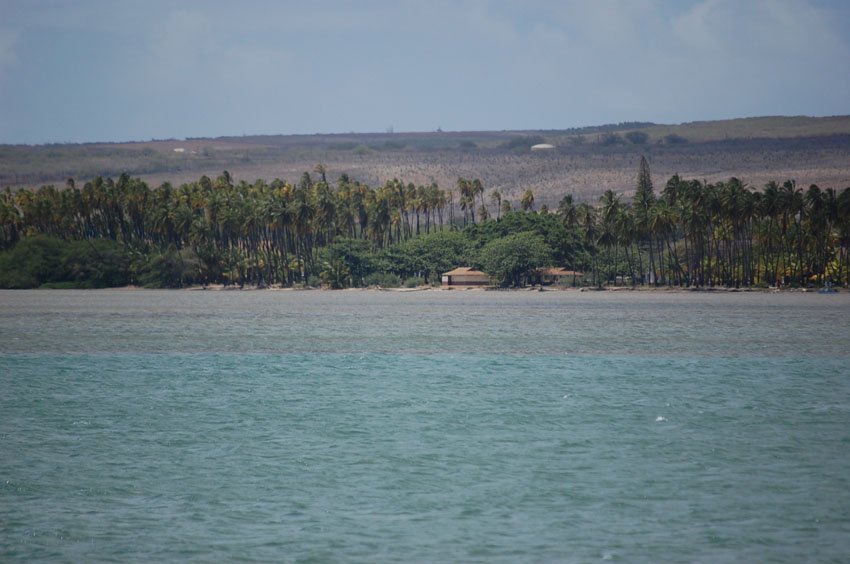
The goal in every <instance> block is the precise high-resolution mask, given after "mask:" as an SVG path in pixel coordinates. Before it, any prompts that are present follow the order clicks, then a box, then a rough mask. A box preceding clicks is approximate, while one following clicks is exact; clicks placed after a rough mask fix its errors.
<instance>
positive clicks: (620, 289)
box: [44, 284, 847, 294]
mask: <svg viewBox="0 0 850 564" xmlns="http://www.w3.org/2000/svg"><path fill="white" fill-rule="evenodd" d="M44 289H45V290H52V289H53V288H44ZM98 289H100V290H108V291H112V292H133V291H178V292H577V293H578V292H581V293H586V292H589V293H611V292H616V293H628V292H638V293H647V292H648V293H671V294H685V293H698V294H702V293H709V294H710V293H724V294H725V293H731V294H738V293H746V294H749V293H761V294H817V293H819V289H818V288H774V287H770V288H725V287H680V286H658V287H654V286H653V287H646V286H634V287H633V286H605V287H602V288H592V287H586V286H585V287H579V288H574V287H551V286H529V287H527V288H498V287H481V286H454V287H449V288H445V287H441V286H436V287H435V286H418V287H415V288H383V287H380V286H370V287H366V288H340V289H336V290H333V289H330V288H312V287H307V288H286V287H281V286H266V287H260V286H244V287H242V288H240V287H239V286H225V285H223V284H210V285H207V286H201V285H193V286H187V287H185V288H144V287H142V286H119V287H114V288H98ZM836 290H837V291H836V292H831V293H832V294H844V293H847V289H845V288H836Z"/></svg>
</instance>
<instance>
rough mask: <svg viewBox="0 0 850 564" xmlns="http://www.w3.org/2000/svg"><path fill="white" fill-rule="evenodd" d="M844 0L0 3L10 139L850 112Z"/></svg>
mask: <svg viewBox="0 0 850 564" xmlns="http://www.w3.org/2000/svg"><path fill="white" fill-rule="evenodd" d="M849 29H850V1H846V0H667V1H665V0H551V1H543V0H522V1H520V0H515V1H507V0H504V1H503V0H423V1H416V0H409V1H405V0H397V1H389V0H348V1H345V0H327V1H322V0H311V1H309V2H304V1H286V0H281V1H271V0H269V1H261V0H256V1H255V0H239V1H238V2H237V1H233V0H198V1H179V0H139V1H132V0H0V143H16V144H17V143H24V144H43V143H64V142H98V141H131V140H148V139H165V138H177V139H182V138H186V137H215V136H225V135H257V134H293V133H298V134H311V133H347V132H383V131H388V130H389V129H390V128H392V129H393V130H394V131H435V130H437V129H438V128H440V129H442V130H444V131H469V130H517V129H565V128H569V127H581V126H586V125H600V124H605V123H615V122H621V121H652V122H656V123H681V122H687V121H698V120H712V119H727V118H736V117H749V116H763V115H812V116H824V115H847V114H850V32H848V30H849Z"/></svg>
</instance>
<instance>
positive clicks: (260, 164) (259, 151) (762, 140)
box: [0, 116, 850, 207]
mask: <svg viewBox="0 0 850 564" xmlns="http://www.w3.org/2000/svg"><path fill="white" fill-rule="evenodd" d="M632 129H635V128H629V127H628V126H621V127H616V126H613V129H610V128H609V129H607V130H606V129H601V128H585V129H582V130H567V131H523V132H516V131H513V132H512V131H505V132H458V133H455V132H449V133H444V132H432V133H383V134H340V135H299V136H256V137H238V138H216V139H190V140H165V141H150V142H141V143H116V144H87V145H50V146H33V147H26V146H9V145H6V146H0V186H3V187H5V186H12V187H21V186H29V187H35V186H39V185H43V184H56V185H63V184H64V182H65V179H66V178H68V177H73V178H75V179H76V180H77V182H78V183H79V182H81V181H86V180H88V179H90V178H91V177H92V176H94V175H96V174H101V175H103V176H112V177H116V176H118V175H119V174H120V173H121V172H123V171H126V172H128V173H129V174H131V175H132V176H134V177H139V178H142V179H144V180H145V181H146V182H148V183H149V184H150V185H152V186H156V185H159V184H161V183H162V182H165V181H168V182H171V183H172V184H174V185H178V184H181V183H184V182H190V181H193V180H197V179H198V178H199V177H200V176H201V175H203V174H206V175H208V176H213V177H214V176H217V175H218V174H220V173H221V171H222V170H225V169H226V170H228V171H230V173H231V174H232V176H233V177H234V178H235V179H236V180H246V181H248V182H253V181H254V180H256V179H265V180H268V181H270V180H272V179H275V178H281V179H283V180H287V181H290V182H296V181H297V180H298V178H299V177H300V176H301V174H302V173H303V172H305V171H307V172H311V173H312V171H313V168H314V167H315V165H316V164H317V163H323V164H324V165H325V167H326V168H327V174H328V178H329V179H330V180H335V179H336V178H337V177H338V176H339V175H340V174H342V173H348V174H349V176H350V177H352V178H353V179H356V180H359V181H361V182H365V183H367V184H369V185H371V186H377V185H379V184H382V183H384V182H385V181H387V180H389V179H392V178H399V179H402V180H404V181H405V182H413V183H414V184H430V183H431V182H436V183H437V184H439V185H440V187H442V188H452V187H454V185H455V183H456V181H457V178H458V177H461V176H462V177H466V178H479V179H480V180H481V181H482V182H483V183H484V186H485V188H486V189H487V190H488V191H489V190H492V189H498V190H499V191H500V192H502V194H503V197H505V198H508V199H510V200H512V201H516V200H518V199H519V196H520V195H521V194H522V192H524V191H525V190H526V189H531V190H533V191H534V194H535V199H536V202H537V203H538V204H544V203H545V204H547V205H548V206H550V207H553V206H555V205H556V204H557V202H558V200H559V199H560V198H561V197H562V196H563V195H565V194H569V193H572V194H574V195H575V196H576V197H577V198H578V199H579V200H580V201H594V200H596V199H597V198H598V197H599V196H600V195H601V194H602V193H603V192H604V191H605V190H608V189H610V190H613V191H614V192H617V193H621V194H624V195H625V196H629V195H630V194H631V192H632V190H633V188H634V184H635V178H636V174H637V169H638V163H639V161H640V157H641V155H645V156H646V157H647V159H648V160H649V162H650V166H651V170H652V175H653V179H654V182H655V184H656V189H657V190H660V189H661V188H663V185H664V183H665V182H666V181H667V179H668V178H669V177H670V176H671V175H673V174H679V175H680V176H682V177H685V178H698V179H701V180H703V179H704V180H707V181H709V182H711V181H718V180H725V179H728V178H729V177H731V176H735V177H738V178H740V179H742V180H743V181H744V182H746V183H747V184H749V185H750V186H752V187H754V188H761V187H762V186H763V185H764V184H765V183H766V182H767V181H769V180H776V181H778V182H783V181H785V180H787V179H793V180H796V182H797V184H798V185H799V186H802V187H805V186H808V185H809V184H818V185H819V186H821V187H822V188H827V187H832V188H836V189H843V188H846V187H850V117H848V116H841V117H832V118H805V117H787V118H786V117H773V118H750V119H744V120H726V121H716V122H695V123H689V124H681V125H677V126H663V125H653V126H648V127H640V128H639V129H640V131H642V132H644V133H646V134H647V135H648V140H647V142H646V143H645V144H638V145H635V144H631V143H626V142H624V143H622V144H614V145H610V146H609V145H604V144H603V143H602V142H601V140H602V135H603V134H604V133H603V132H604V131H612V130H613V131H616V133H617V134H619V135H624V134H625V133H627V132H628V131H630V130H632ZM669 134H676V135H679V136H682V137H684V138H685V139H687V142H686V143H674V144H669V143H666V142H664V138H665V136H666V135H669ZM526 139H527V140H528V144H529V145H530V144H531V143H532V142H540V141H545V142H548V143H551V144H553V145H555V146H556V147H555V149H553V150H548V151H534V152H532V151H528V147H527V146H524V145H523V143H522V142H520V141H522V140H526ZM511 142H513V143H514V145H518V146H516V147H513V148H507V147H506V144H508V143H511ZM177 148H182V149H183V152H175V151H174V149H177Z"/></svg>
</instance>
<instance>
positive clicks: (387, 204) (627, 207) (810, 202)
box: [0, 159, 850, 287]
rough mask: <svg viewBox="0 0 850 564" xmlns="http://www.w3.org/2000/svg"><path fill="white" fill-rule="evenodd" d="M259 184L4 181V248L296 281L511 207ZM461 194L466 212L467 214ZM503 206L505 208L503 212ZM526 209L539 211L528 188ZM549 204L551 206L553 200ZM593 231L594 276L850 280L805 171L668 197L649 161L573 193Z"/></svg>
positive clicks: (701, 185)
mask: <svg viewBox="0 0 850 564" xmlns="http://www.w3.org/2000/svg"><path fill="white" fill-rule="evenodd" d="M314 174H315V175H316V177H315V178H313V177H311V175H310V174H308V173H305V174H304V175H302V177H301V179H300V180H299V182H297V183H295V184H291V183H288V182H284V181H282V180H274V181H273V182H271V183H267V182H265V181H263V180H258V181H256V182H254V183H253V184H249V183H247V182H245V181H239V182H235V181H234V179H233V178H232V177H231V175H230V174H229V173H228V172H227V171H225V172H223V173H222V174H221V175H220V176H219V177H217V178H215V179H214V180H213V179H210V178H208V177H206V176H204V177H201V178H200V179H199V180H198V181H196V182H192V183H189V184H184V185H181V186H179V187H176V188H175V187H173V186H172V185H171V184H169V183H164V184H162V185H161V186H159V187H156V188H153V189H152V188H150V187H148V185H147V184H145V183H144V182H143V181H141V180H139V179H133V178H130V177H129V176H128V175H126V174H125V175H122V176H121V177H119V178H118V180H117V181H115V182H113V181H112V180H111V179H103V178H100V177H97V178H95V179H93V180H92V181H91V182H88V183H86V184H85V186H83V188H78V187H77V186H76V185H75V183H74V182H73V180H69V181H68V183H67V185H66V186H65V187H64V188H55V187H53V186H46V187H42V188H40V189H38V190H20V191H17V192H12V191H11V190H10V189H8V188H7V189H6V190H5V191H4V192H0V249H7V248H10V247H11V246H13V245H14V244H15V243H16V242H17V241H18V240H19V239H20V238H21V237H23V236H27V235H32V234H45V235H48V236H52V237H57V238H61V239H83V240H84V239H97V238H105V239H111V240H114V241H117V242H119V243H121V244H122V245H124V246H125V247H126V248H128V249H130V250H131V251H132V252H133V253H137V254H139V255H141V260H144V259H145V257H148V256H150V255H151V254H155V253H162V252H165V251H170V252H176V253H178V254H179V253H182V254H191V255H192V256H193V259H196V261H197V264H198V267H197V268H198V271H199V273H200V274H199V277H200V278H201V279H202V280H204V281H207V282H238V283H240V284H245V283H249V284H259V285H263V284H283V285H292V284H294V283H296V282H300V281H306V280H307V278H308V277H309V276H310V275H311V274H318V273H319V271H320V270H321V268H322V265H321V264H319V250H320V249H322V248H324V247H327V246H329V245H333V244H334V243H335V242H336V241H337V240H340V238H343V239H344V240H358V239H359V240H363V241H367V242H368V243H369V245H370V246H371V248H373V249H376V250H378V249H384V248H386V247H388V246H391V245H394V244H398V243H401V242H403V241H406V240H408V239H411V238H413V237H417V236H425V235H428V234H430V233H433V232H437V231H442V230H444V229H462V228H463V227H465V226H467V225H471V224H475V223H476V222H483V221H499V220H500V218H501V216H502V215H503V214H505V213H509V212H510V211H511V204H510V202H509V201H508V200H506V199H503V198H502V195H501V194H500V193H499V192H498V191H496V190H494V191H492V192H491V193H490V197H489V202H490V206H488V205H487V204H486V203H485V195H484V194H485V190H484V186H483V184H482V183H481V181H479V180H477V179H476V180H467V179H464V178H460V179H458V182H457V192H453V191H451V190H449V191H446V190H442V189H440V188H439V187H438V186H437V185H436V184H431V185H429V186H422V185H420V186H415V185H414V184H412V183H407V184H405V183H404V182H402V181H400V180H397V179H393V180H390V181H387V182H386V183H385V184H384V185H383V186H380V187H378V188H377V189H375V188H371V187H369V186H367V185H365V184H361V183H360V182H357V181H355V180H352V179H350V178H349V177H348V176H347V175H344V174H343V175H342V176H340V177H339V179H338V180H337V182H336V183H335V184H333V185H331V184H330V183H329V182H328V181H327V179H326V171H325V169H324V167H322V166H321V165H319V166H317V167H316V169H315V171H314ZM455 202H457V203H458V207H459V210H460V212H461V214H459V215H458V216H457V217H455ZM493 208H495V210H494V211H495V212H496V218H495V219H492V218H491V211H490V210H491V209H493ZM519 208H520V209H521V210H522V211H523V212H526V213H535V212H534V194H533V193H532V192H531V191H530V190H527V191H526V192H525V193H524V194H523V195H522V199H521V201H520V206H519ZM537 213H549V212H548V210H547V209H546V208H545V206H543V207H542V208H541V210H540V211H539V212H537ZM555 213H557V214H558V216H559V217H560V218H561V221H562V222H563V224H564V226H565V227H566V228H567V230H572V231H576V232H578V233H580V236H581V237H582V238H583V239H584V241H583V243H584V248H585V249H587V250H588V252H587V253H584V252H579V253H573V255H574V256H576V257H577V259H576V261H577V262H576V264H570V265H563V266H568V267H572V268H573V269H580V270H586V271H588V272H589V273H590V281H591V282H592V283H594V284H604V283H632V284H656V285H658V284H665V285H681V286H714V285H716V286H730V287H740V286H758V285H781V284H794V285H805V284H809V283H815V284H822V283H824V282H826V281H833V282H836V283H842V284H848V283H850V260H848V259H850V257H849V256H848V252H850V189H845V190H844V191H842V192H840V193H839V192H836V191H835V190H833V189H831V188H827V189H823V190H822V189H820V188H819V187H817V186H815V185H812V186H810V187H809V188H807V189H806V190H803V189H802V188H799V187H797V186H796V184H795V183H794V182H793V181H790V180H789V181H786V182H784V183H783V184H781V185H780V184H777V183H775V182H770V183H768V184H767V185H766V186H765V187H764V188H763V189H762V190H754V189H752V188H750V187H749V186H747V185H745V184H744V183H743V182H741V181H740V180H738V179H736V178H731V179H729V180H728V181H725V182H717V183H708V182H705V181H699V180H686V179H682V178H680V177H679V176H673V177H672V178H671V179H670V180H669V181H668V182H667V183H666V185H665V187H664V189H663V190H662V191H661V193H660V194H656V193H655V191H654V189H653V186H652V180H651V175H650V173H649V165H648V163H647V162H646V160H645V159H641V165H640V170H639V173H638V181H637V186H636V191H635V195H634V196H633V197H632V198H631V201H626V200H625V199H624V196H623V195H620V194H615V193H614V192H612V191H610V190H609V191H606V192H605V193H604V194H603V195H602V197H601V198H600V200H599V201H598V203H597V205H591V204H589V203H587V202H582V203H579V202H577V201H576V200H575V199H574V197H573V196H571V195H568V196H565V197H564V198H563V199H562V200H561V202H560V204H559V206H558V208H557V210H556V212H555Z"/></svg>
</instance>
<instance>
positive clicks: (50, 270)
mask: <svg viewBox="0 0 850 564" xmlns="http://www.w3.org/2000/svg"><path fill="white" fill-rule="evenodd" d="M129 273H130V257H129V255H128V254H127V253H126V252H125V251H124V249H122V248H121V246H120V245H118V244H117V243H115V242H114V241H109V240H105V239H99V240H84V241H62V240H59V239H54V238H51V237H45V236H43V235H36V236H33V237H26V238H24V239H23V240H21V242H20V243H18V244H17V245H15V247H14V248H13V249H11V250H10V251H8V252H5V253H0V288H38V287H40V286H45V287H62V288H107V287H112V286H123V285H126V284H128V283H129V281H130V277H129Z"/></svg>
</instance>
